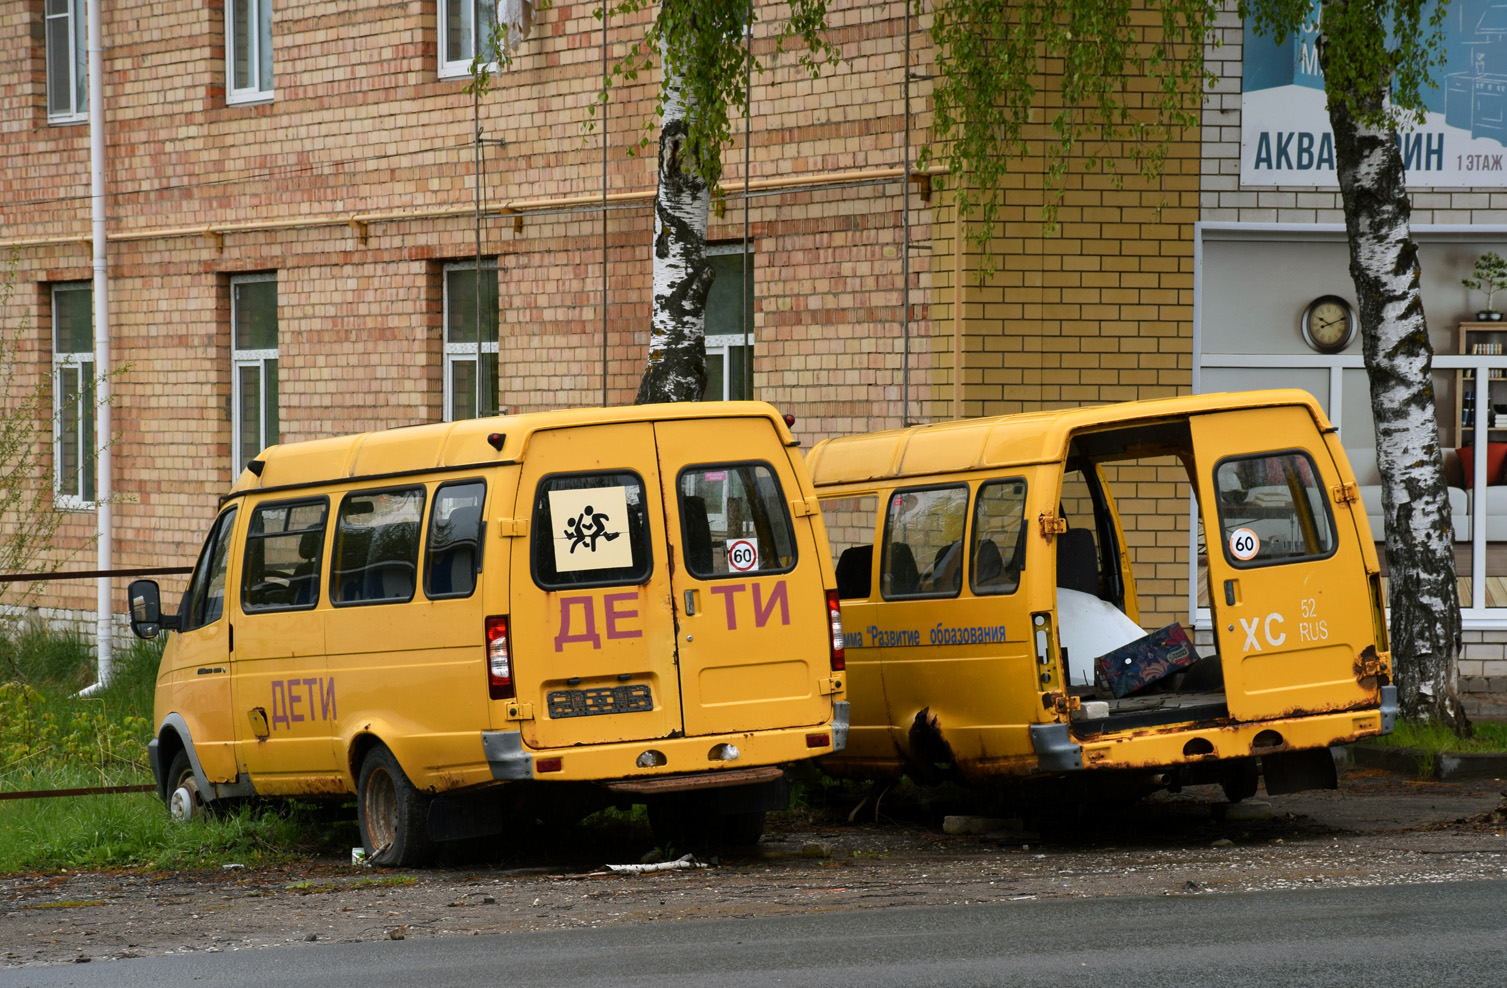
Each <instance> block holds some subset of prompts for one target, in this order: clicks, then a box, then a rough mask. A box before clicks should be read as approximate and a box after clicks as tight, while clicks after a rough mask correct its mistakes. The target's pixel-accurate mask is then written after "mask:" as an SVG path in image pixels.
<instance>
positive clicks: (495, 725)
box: [130, 402, 847, 865]
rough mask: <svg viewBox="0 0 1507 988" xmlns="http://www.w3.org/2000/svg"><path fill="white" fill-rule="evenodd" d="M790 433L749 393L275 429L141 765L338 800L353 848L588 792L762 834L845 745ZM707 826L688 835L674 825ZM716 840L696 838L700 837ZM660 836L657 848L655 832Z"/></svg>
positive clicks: (196, 598)
mask: <svg viewBox="0 0 1507 988" xmlns="http://www.w3.org/2000/svg"><path fill="white" fill-rule="evenodd" d="M795 447H796V443H795V441H794V440H793V439H792V438H791V436H790V432H789V430H788V429H787V427H786V425H785V423H784V421H783V420H782V419H781V418H780V417H779V415H777V414H776V413H775V411H774V409H772V408H771V407H769V406H768V405H765V404H762V403H754V402H742V403H710V404H683V405H659V406H653V405H650V406H639V407H634V408H620V409H589V410H578V411H558V412H546V413H539V414H529V415H519V416H512V417H502V418H489V419H480V420H471V421H463V422H454V423H444V424H437V425H427V426H418V427H413V428H408V429H397V430H392V431H387V432H374V433H368V434H364V435H356V436H346V437H340V438H332V439H324V440H317V441H312V442H303V443H294V444H288V445H281V446H274V447H271V448H269V449H267V450H265V451H264V452H263V453H262V454H261V455H260V456H258V457H257V459H256V460H254V461H252V462H251V463H250V464H249V465H248V467H247V469H246V470H245V471H244V472H243V473H242V475H241V477H240V479H239V480H238V481H237V482H236V484H235V486H234V487H233V488H232V490H231V491H230V493H229V494H227V495H226V496H224V497H223V498H221V503H220V508H219V512H218V514H217V516H216V517H215V519H214V521H213V523H212V524H211V525H210V529H209V535H208V537H207V539H206V541H205V543H204V548H203V550H202V552H201V554H200V556H199V559H198V563H197V565H196V567H195V569H194V572H193V574H192V576H191V577H190V579H189V582H188V587H187V590H186V591H185V592H184V594H183V597H182V600H181V602H180V603H179V605H178V607H177V610H176V611H175V612H174V613H172V614H164V613H163V611H162V608H161V602H160V600H161V598H160V593H159V590H158V588H157V586H156V584H155V583H153V582H151V581H138V582H137V583H134V584H132V586H131V588H130V602H131V609H132V624H133V628H134V629H135V630H136V631H137V633H138V634H141V635H144V636H150V635H153V634H155V633H156V632H157V631H158V630H159V629H169V630H171V631H172V632H173V634H172V635H171V637H170V639H169V640H168V643H167V647H166V651H165V652H164V654H163V657H162V664H161V670H160V673H159V677H158V683H157V691H156V709H155V722H156V738H155V740H154V741H153V742H151V755H152V767H153V772H154V774H155V776H156V778H157V782H158V788H159V790H160V793H161V795H162V796H163V798H164V799H165V800H167V801H168V802H169V805H170V809H172V811H173V812H174V813H175V815H178V816H181V817H191V816H193V815H194V814H195V813H197V812H200V811H201V810H202V809H203V808H204V807H205V806H206V805H209V804H212V803H214V802H216V801H218V800H225V799H232V798H236V797H242V796H253V795H254V796H288V797H299V798H311V797H331V798H336V799H339V798H348V797H349V796H350V795H352V794H354V795H355V796H356V797H357V800H356V801H357V808H358V816H359V819H360V823H361V831H362V839H363V842H364V843H365V846H366V851H367V854H368V856H369V858H368V859H369V860H372V861H374V862H377V863H386V864H393V865H401V864H412V863H416V862H422V860H423V859H424V858H425V857H426V856H427V854H428V853H429V852H430V850H431V849H432V845H433V843H434V842H435V841H439V840H454V839H461V838H470V837H478V836H485V835H487V834H494V833H498V832H500V831H502V829H503V828H504V826H505V823H506V821H507V820H508V819H509V817H510V814H511V815H513V816H514V817H516V814H519V813H526V814H536V815H538V816H540V817H541V818H551V817H557V816H563V815H564V814H566V813H567V812H571V813H578V812H585V811H587V810H589V809H591V808H592V807H595V806H599V805H603V804H604V803H610V802H616V803H619V804H622V803H627V802H647V803H648V804H649V807H650V811H651V819H653V821H654V822H655V824H656V828H657V829H660V830H666V831H669V832H670V833H671V834H672V835H673V836H674V837H679V838H681V840H682V841H684V840H685V839H688V835H689V834H695V833H704V832H705V831H706V830H707V828H710V829H711V830H715V829H716V828H717V827H720V828H721V831H720V836H721V837H722V838H723V839H726V840H733V841H739V842H747V841H748V840H750V839H757V835H758V832H759V830H760V829H761V828H762V824H763V814H764V811H765V810H766V809H768V808H772V807H774V806H781V805H783V798H784V780H783V775H782V770H781V768H780V766H781V765H782V764H785V763H789V762H793V761H797V760H801V759H807V758H810V757H813V756H817V755H821V754H828V753H830V752H833V751H838V750H840V749H841V747H842V745H843V742H844V738H845V730H846V721H847V703H846V701H845V698H844V694H845V677H844V675H843V671H842V651H841V648H840V646H841V638H842V636H841V625H840V616H839V613H838V605H837V601H836V594H835V590H834V587H835V581H834V575H833V572H832V566H831V560H830V557H829V556H828V554H827V549H826V543H825V536H824V533H823V531H822V519H821V515H820V512H819V510H818V509H817V507H816V501H815V498H814V491H813V489H812V487H811V484H810V480H809V478H808V477H807V474H806V469H805V465H804V463H803V462H802V460H801V458H800V456H799V454H798V451H797V450H796V448H795ZM698 827H699V828H702V830H701V831H698V830H697V828H698ZM712 836H717V834H715V833H713V834H712ZM666 839H668V838H666Z"/></svg>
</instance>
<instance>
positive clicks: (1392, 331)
mask: <svg viewBox="0 0 1507 988" xmlns="http://www.w3.org/2000/svg"><path fill="white" fill-rule="evenodd" d="M1325 6H1326V8H1327V7H1328V6H1329V4H1326V5H1325ZM1326 19H1327V18H1326ZM1384 96H1385V90H1384V87H1378V91H1377V92H1375V93H1371V94H1366V95H1365V97H1364V98H1365V99H1369V100H1371V101H1372V102H1371V103H1370V106H1371V107H1374V108H1379V107H1380V105H1381V101H1382V100H1383V99H1384ZM1329 120H1330V124H1331V126H1332V127H1333V129H1334V147H1335V165H1336V170H1337V171H1338V173H1339V183H1340V193H1341V195H1342V197H1343V199H1344V208H1345V230H1346V233H1347V234H1348V239H1349V242H1350V276H1351V278H1352V279H1354V281H1355V294H1356V298H1357V300H1358V302H1359V308H1360V326H1361V343H1362V349H1363V351H1364V354H1365V361H1366V376H1367V378H1368V379H1369V380H1370V386H1371V413H1372V415H1373V416H1374V417H1375V419H1376V462H1377V465H1378V466H1379V467H1380V470H1381V481H1382V508H1383V511H1384V512H1385V516H1386V527H1387V531H1386V545H1387V562H1388V569H1389V572H1390V576H1391V587H1390V590H1389V596H1390V601H1389V603H1390V605H1391V608H1392V619H1391V625H1392V626H1391V646H1392V669H1393V677H1394V679H1395V681H1396V684H1397V693H1398V702H1399V705H1400V707H1401V713H1402V715H1403V716H1404V717H1407V718H1410V719H1416V720H1424V721H1438V722H1440V723H1443V724H1445V725H1447V726H1448V727H1450V728H1451V729H1453V730H1454V731H1455V732H1456V733H1465V732H1468V731H1469V729H1470V726H1469V720H1468V719H1467V718H1466V715H1465V711H1464V709H1463V707H1462V706H1461V704H1460V697H1459V692H1458V671H1457V660H1458V659H1459V657H1460V650H1461V649H1460V599H1459V596H1458V592H1457V590H1456V586H1455V559H1454V537H1453V530H1452V527H1451V519H1450V509H1449V499H1448V497H1447V495H1446V492H1445V486H1444V476H1443V473H1442V470H1441V463H1440V453H1439V427H1438V425H1437V422H1436V419H1435V413H1434V388H1433V380H1432V377H1431V376H1430V369H1431V366H1432V363H1433V356H1434V352H1433V348H1432V347H1431V346H1430V345H1429V338H1428V324H1427V322H1426V321H1425V319H1424V315H1423V297H1422V294H1421V291H1420V288H1419V277H1420V269H1419V265H1418V248H1417V245H1416V244H1414V243H1413V239H1412V234H1411V232H1410V229H1409V216H1410V212H1411V207H1410V203H1409V200H1408V196H1407V188H1406V185H1405V176H1404V172H1403V166H1402V156H1401V153H1400V152H1399V150H1398V147H1397V144H1396V141H1395V140H1394V137H1393V135H1392V133H1391V132H1390V131H1388V130H1384V129H1381V128H1378V127H1373V126H1370V125H1367V124H1363V123H1361V122H1360V121H1358V120H1357V119H1356V118H1355V116H1354V115H1353V114H1352V113H1351V112H1350V111H1349V109H1347V107H1346V106H1345V104H1344V102H1343V101H1342V100H1340V99H1338V98H1336V97H1335V96H1333V95H1331V97H1330V99H1329Z"/></svg>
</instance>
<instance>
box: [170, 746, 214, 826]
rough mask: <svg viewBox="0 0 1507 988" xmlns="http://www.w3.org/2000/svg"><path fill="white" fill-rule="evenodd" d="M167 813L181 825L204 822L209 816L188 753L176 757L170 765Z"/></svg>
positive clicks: (184, 752) (183, 752) (181, 752)
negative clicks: (198, 821) (189, 822)
mask: <svg viewBox="0 0 1507 988" xmlns="http://www.w3.org/2000/svg"><path fill="white" fill-rule="evenodd" d="M167 813H168V816H170V817H172V818H173V819H174V820H176V821H178V822H179V823H187V822H188V821H190V820H202V819H204V817H206V816H207V815H208V811H207V809H206V808H205V805H204V798H203V796H202V795H201V794H200V792H199V783H198V781H197V780H196V779H195V778H194V767H193V765H191V764H189V760H188V752H186V751H180V752H178V753H177V754H176V755H174V756H173V760H172V763H171V764H169V765H168V769H167Z"/></svg>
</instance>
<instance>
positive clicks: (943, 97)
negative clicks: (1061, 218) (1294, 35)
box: [921, 0, 1220, 273]
mask: <svg viewBox="0 0 1507 988" xmlns="http://www.w3.org/2000/svg"><path fill="white" fill-rule="evenodd" d="M1219 6H1220V5H1219V4H1217V3H1211V2H1210V0H1160V2H1157V3H1154V4H1150V5H1148V4H1144V3H1138V2H1133V0H939V2H938V3H937V6H936V10H935V17H934V21H933V27H932V40H933V42H934V43H935V45H936V48H937V73H938V75H937V81H936V84H935V88H934V90H933V94H932V99H933V104H934V108H935V114H936V115H935V123H934V126H933V129H932V134H931V140H932V144H931V145H929V146H928V147H926V148H925V149H923V151H922V154H921V163H922V164H925V163H926V162H927V161H929V160H931V159H935V160H937V161H939V162H940V163H942V164H944V165H946V166H947V170H948V172H950V173H951V175H952V176H953V183H954V187H955V195H956V197H957V205H958V208H959V209H960V210H961V212H962V215H963V216H964V217H970V216H974V217H976V218H977V222H976V223H974V224H973V225H972V226H971V227H970V239H972V240H973V241H974V242H975V243H976V244H977V245H978V246H980V247H987V246H988V243H989V241H990V239H991V238H992V237H993V235H994V231H995V227H996V225H997V223H998V215H999V205H1000V198H1001V194H1002V189H1003V183H1004V177H1005V175H1006V173H1007V172H1008V171H1009V169H1010V168H1011V163H1012V159H1020V158H1024V157H1026V156H1027V155H1029V154H1031V153H1032V137H1033V136H1034V135H1033V131H1032V125H1033V123H1035V122H1037V121H1040V120H1043V119H1044V120H1045V122H1046V124H1047V129H1048V131H1049V133H1050V136H1048V137H1046V138H1045V140H1044V142H1043V146H1042V147H1041V148H1040V153H1042V154H1043V155H1044V157H1045V160H1046V169H1045V188H1046V190H1047V191H1048V193H1049V195H1048V199H1047V206H1046V213H1045V215H1044V217H1043V220H1044V222H1046V224H1047V225H1048V226H1051V225H1052V224H1053V222H1054V219H1055V207H1056V204H1057V202H1058V201H1059V200H1060V198H1061V194H1062V186H1063V179H1064V177H1065V176H1066V174H1067V169H1068V164H1069V162H1070V161H1071V160H1072V159H1073V158H1074V157H1081V158H1082V160H1083V163H1084V166H1085V167H1087V168H1089V169H1094V168H1101V167H1102V168H1103V169H1105V170H1106V171H1108V172H1111V173H1113V172H1115V171H1116V169H1117V166H1118V163H1119V160H1120V159H1119V158H1118V156H1117V155H1116V154H1115V153H1114V152H1115V146H1116V145H1118V146H1120V147H1123V148H1124V149H1125V150H1124V159H1123V160H1127V161H1129V162H1130V163H1131V164H1132V165H1134V167H1135V168H1136V170H1137V171H1138V172H1139V173H1140V174H1141V175H1142V176H1144V177H1146V178H1154V177H1156V176H1157V175H1159V174H1160V173H1161V171H1162V168H1163V166H1164V164H1165V162H1166V157H1167V153H1168V150H1169V149H1170V148H1171V145H1172V142H1173V141H1174V140H1175V139H1176V138H1177V137H1178V136H1179V135H1180V134H1181V133H1182V132H1183V131H1185V130H1186V129H1187V128H1190V127H1194V126H1196V125H1197V123H1198V114H1199V108H1200V106H1201V104H1202V100H1203V93H1202V85H1203V82H1204V80H1205V79H1206V77H1207V73H1206V70H1205V68H1204V59H1203V53H1204V45H1205V43H1206V42H1207V41H1208V40H1209V38H1210V24H1211V22H1212V20H1213V17H1214V15H1215V14H1216V13H1217V12H1218V10H1219ZM1148 7H1149V10H1148ZM1144 14H1149V17H1148V16H1138V15H1144ZM1049 63H1050V67H1051V68H1053V69H1054V70H1060V77H1058V78H1053V79H1051V81H1050V84H1051V85H1052V87H1053V90H1052V91H1050V92H1048V91H1045V90H1044V88H1043V87H1044V86H1046V85H1047V84H1048V76H1047V71H1046V70H1047V68H1048V66H1049ZM1053 75H1054V76H1055V75H1056V72H1055V71H1054V72H1053ZM1085 145H1086V146H1087V150H1085ZM984 262H985V263H984V269H983V273H987V271H988V270H990V267H989V258H988V256H987V254H986V256H985V258H984Z"/></svg>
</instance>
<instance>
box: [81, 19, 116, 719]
mask: <svg viewBox="0 0 1507 988" xmlns="http://www.w3.org/2000/svg"><path fill="white" fill-rule="evenodd" d="M85 28H86V30H87V31H88V46H89V70H88V71H89V196H90V226H91V230H92V233H93V240H94V245H93V254H94V282H93V296H94V299H93V301H94V389H95V390H94V441H95V443H96V445H97V452H96V454H95V468H94V478H95V480H94V483H95V492H94V499H95V507H94V512H95V515H94V519H95V529H94V530H95V537H96V539H97V541H96V545H95V548H96V555H97V556H98V565H97V567H96V568H98V569H100V570H109V569H111V568H112V567H113V565H114V564H113V562H112V560H113V556H114V552H113V549H114V546H113V544H112V541H111V517H110V514H111V512H110V507H111V505H110V501H111V498H112V496H113V495H112V487H111V483H110V470H111V465H110V439H111V435H112V434H111V429H112V428H113V426H112V425H111V423H110V281H109V272H108V269H107V267H106V264H105V248H106V243H105V79H104V76H105V70H104V51H105V45H104V40H103V33H104V31H103V28H104V21H103V18H102V16H101V14H100V0H88V4H87V6H86V9H85ZM85 393H87V392H85ZM111 625H112V621H111V615H110V578H109V577H106V576H102V577H100V578H99V579H98V580H97V581H96V582H95V647H96V649H97V650H98V651H97V659H98V672H97V679H98V682H97V683H96V684H95V686H93V687H91V689H98V688H101V687H104V686H108V685H109V684H110V678H111V676H112V675H113V674H114V666H115V663H114V659H115V650H114V641H113V639H112V637H111V636H112V634H113V628H112V627H111Z"/></svg>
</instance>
